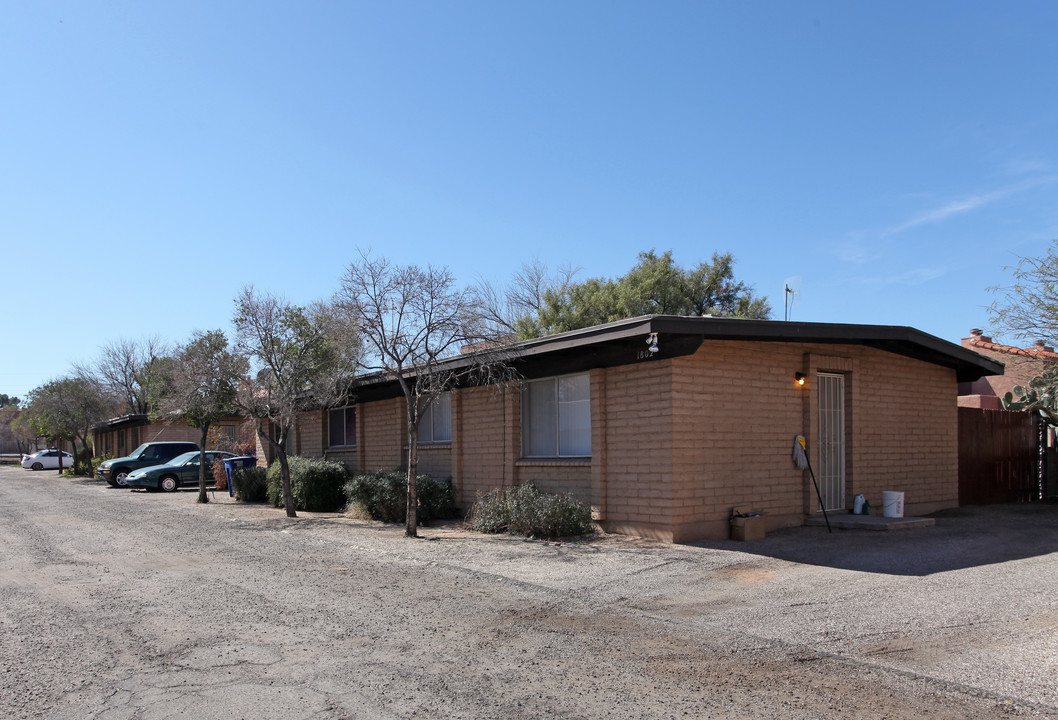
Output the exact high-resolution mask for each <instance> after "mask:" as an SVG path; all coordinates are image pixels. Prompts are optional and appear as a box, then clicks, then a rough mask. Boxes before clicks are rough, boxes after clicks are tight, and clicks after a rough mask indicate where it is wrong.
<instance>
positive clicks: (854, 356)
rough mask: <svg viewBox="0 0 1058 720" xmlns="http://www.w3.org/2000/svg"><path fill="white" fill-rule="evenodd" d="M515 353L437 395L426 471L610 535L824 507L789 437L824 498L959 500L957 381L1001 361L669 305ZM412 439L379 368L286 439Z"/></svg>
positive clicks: (462, 495) (377, 454) (399, 451)
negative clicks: (530, 496) (894, 493)
mask: <svg viewBox="0 0 1058 720" xmlns="http://www.w3.org/2000/svg"><path fill="white" fill-rule="evenodd" d="M512 353H513V357H514V358H515V360H514V361H513V363H514V366H515V368H516V369H517V371H518V373H519V375H520V377H521V379H520V380H519V382H517V383H509V384H507V385H504V386H486V387H458V388H456V389H454V390H452V391H451V392H450V393H447V394H446V395H445V396H444V397H442V398H440V399H439V400H438V401H437V402H436V403H435V404H434V405H433V406H432V407H431V408H430V409H429V411H428V413H427V415H426V417H425V418H424V420H423V423H422V426H421V428H420V443H421V445H420V453H419V470H420V472H425V473H429V474H431V475H434V476H437V477H446V478H451V480H452V483H453V486H454V488H455V491H456V495H457V501H458V503H459V504H460V505H461V506H462V507H464V508H468V507H469V506H470V505H471V504H472V503H473V502H474V500H475V498H476V497H477V494H478V493H479V492H481V491H486V490H489V489H492V488H495V487H500V486H512V485H517V484H520V483H525V482H533V483H535V484H536V485H537V486H538V487H539V488H541V489H542V490H545V491H549V492H558V491H566V492H570V493H572V494H574V495H576V496H578V497H579V498H581V499H582V500H584V501H586V502H588V503H590V504H591V505H592V507H593V509H594V511H595V513H596V516H597V518H598V520H599V521H600V522H601V524H602V525H603V526H604V527H605V528H606V529H607V530H608V531H611V532H620V533H626V534H631V535H637V536H643V537H652V538H657V539H661V540H664V541H668V542H690V541H694V540H699V539H710V538H724V537H727V534H728V517H729V515H730V511H731V508H732V506H735V505H748V506H751V507H752V508H754V509H756V510H760V511H762V512H764V513H765V514H766V516H765V517H766V522H767V526H768V528H769V529H775V528H778V527H784V526H792V525H800V524H802V523H803V522H804V520H805V518H806V517H808V516H811V515H813V514H815V513H817V512H819V503H818V501H817V499H816V495H815V491H814V489H813V488H812V482H811V476H810V475H809V474H808V473H807V472H802V471H801V470H798V469H797V468H796V466H795V465H794V464H793V462H792V459H791V451H792V448H793V442H794V438H795V436H796V435H804V436H805V437H806V438H807V440H808V448H809V453H810V459H811V463H812V466H813V469H814V470H815V473H816V476H817V477H818V478H819V481H820V483H821V485H822V489H823V493H824V501H825V503H826V505H827V509H828V510H843V509H845V508H847V507H849V506H851V503H852V499H853V497H854V496H855V495H856V494H858V493H863V494H864V495H866V496H867V498H868V500H870V501H871V504H872V505H875V504H876V505H877V506H879V507H880V506H881V493H882V491H883V490H901V491H904V493H905V507H906V512H907V514H923V513H929V512H933V511H936V510H940V509H943V508H949V507H954V506H956V505H957V504H958V433H957V419H956V409H957V402H956V399H957V390H958V385H959V383H971V382H974V381H976V380H978V379H980V378H982V377H984V376H988V375H996V374H1000V373H1002V371H1003V366H1002V365H1001V364H1000V363H998V362H995V361H994V360H991V359H989V358H986V357H982V356H981V355H979V354H977V353H975V352H973V351H971V350H968V349H966V348H963V347H960V346H958V345H955V344H953V343H949V342H946V341H943V340H940V339H938V338H936V337H933V336H931V335H927V334H925V333H922V332H920V331H918V330H914V329H912V328H908V327H891V326H877V325H833V324H823V323H798V322H773V321H761V320H737V319H721V318H695V317H673V316H643V317H638V318H631V319H628V320H623V321H619V322H615V323H610V324H606V325H600V326H596V327H591V328H586V329H583V330H577V331H573V332H569V333H562V334H559V335H553V336H549V337H545V338H541V339H537V340H531V341H526V342H522V343H518V344H517V345H515V346H513V348H512ZM451 362H452V363H460V362H466V358H455V359H453V360H452V361H451ZM802 380H803V383H802V382H801V381H802ZM404 438H405V429H404V400H403V396H402V395H401V393H400V390H399V388H398V387H397V385H396V383H394V382H392V381H387V380H385V379H383V378H380V377H374V378H367V379H363V380H361V382H360V383H359V385H358V387H357V389H356V390H355V396H354V397H353V400H352V402H351V403H350V404H349V406H348V407H345V408H334V409H328V410H320V411H316V412H310V413H306V414H304V415H303V416H302V417H301V419H300V421H299V424H298V428H297V432H296V433H295V436H294V442H293V445H294V447H293V448H291V450H292V452H293V453H297V454H301V455H305V456H315V457H328V458H332V459H336V460H341V461H343V462H345V463H346V464H347V465H348V466H349V467H350V469H352V470H353V471H370V470H375V469H377V468H393V467H399V466H401V465H402V463H403V462H404V460H405V458H404V453H405V442H404ZM258 456H259V457H262V458H264V457H265V453H264V452H263V451H262V450H261V449H259V455H258Z"/></svg>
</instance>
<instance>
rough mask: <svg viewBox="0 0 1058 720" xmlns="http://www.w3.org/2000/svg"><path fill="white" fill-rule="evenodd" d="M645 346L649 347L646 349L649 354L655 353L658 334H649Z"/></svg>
mask: <svg viewBox="0 0 1058 720" xmlns="http://www.w3.org/2000/svg"><path fill="white" fill-rule="evenodd" d="M647 345H649V346H650V347H648V348H647V350H649V351H650V353H651V354H653V353H656V352H657V351H658V334H657V333H650V335H648V336H647Z"/></svg>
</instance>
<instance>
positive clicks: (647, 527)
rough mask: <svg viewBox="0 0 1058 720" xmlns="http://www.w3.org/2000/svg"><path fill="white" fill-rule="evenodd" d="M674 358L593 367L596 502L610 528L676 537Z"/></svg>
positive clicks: (604, 521) (663, 536) (669, 538)
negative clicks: (674, 501)
mask: <svg viewBox="0 0 1058 720" xmlns="http://www.w3.org/2000/svg"><path fill="white" fill-rule="evenodd" d="M672 372H673V362H672V361H671V360H645V361H643V362H640V363H637V364H635V365H624V366H620V367H614V368H607V369H600V370H593V371H592V385H591V390H592V464H593V466H596V468H597V469H596V470H595V471H594V472H593V473H592V484H593V488H594V490H595V492H594V498H593V500H592V504H593V505H594V506H595V507H596V508H597V509H598V512H597V514H598V518H599V520H600V521H601V522H602V524H603V527H605V528H606V529H607V530H608V531H610V532H619V533H625V534H630V535H637V536H642V537H652V538H656V539H660V540H664V541H667V542H671V541H672V540H673V535H672V521H673V516H672V512H673V492H672V490H673V487H672V482H671V478H672V472H673V464H672V461H673V441H674V430H675V427H674V416H673V383H672Z"/></svg>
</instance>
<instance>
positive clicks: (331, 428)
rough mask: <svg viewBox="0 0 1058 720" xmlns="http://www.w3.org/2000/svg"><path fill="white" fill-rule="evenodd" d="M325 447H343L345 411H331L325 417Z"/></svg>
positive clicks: (342, 409)
mask: <svg viewBox="0 0 1058 720" xmlns="http://www.w3.org/2000/svg"><path fill="white" fill-rule="evenodd" d="M327 445H328V446H329V447H335V446H337V445H345V409H344V408H339V409H338V410H331V411H330V413H328V415H327Z"/></svg>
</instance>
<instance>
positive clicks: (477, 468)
mask: <svg viewBox="0 0 1058 720" xmlns="http://www.w3.org/2000/svg"><path fill="white" fill-rule="evenodd" d="M456 396H457V397H456V398H455V399H454V400H455V401H454V402H453V408H452V412H453V417H452V433H453V436H454V437H453V441H454V442H453V445H455V446H456V449H455V451H454V453H455V456H456V457H455V458H454V466H455V468H456V470H457V472H456V474H455V477H454V481H455V486H456V492H457V504H459V506H460V507H464V508H469V507H470V505H472V504H473V503H474V501H475V500H476V499H477V495H478V493H479V492H485V491H488V490H491V489H493V488H497V487H510V486H512V485H514V484H515V477H514V470H513V463H514V460H515V458H516V453H517V452H518V448H519V447H520V446H521V440H520V439H519V438H518V437H517V433H518V432H519V430H518V427H519V424H518V423H516V422H514V421H513V414H514V413H515V412H516V409H517V406H518V391H517V389H516V388H510V389H507V390H504V389H500V388H495V387H488V388H469V389H465V390H460V391H458V392H457V393H456ZM457 406H458V412H457V411H456V408H457ZM458 438H462V441H461V442H455V441H456V440H458Z"/></svg>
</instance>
